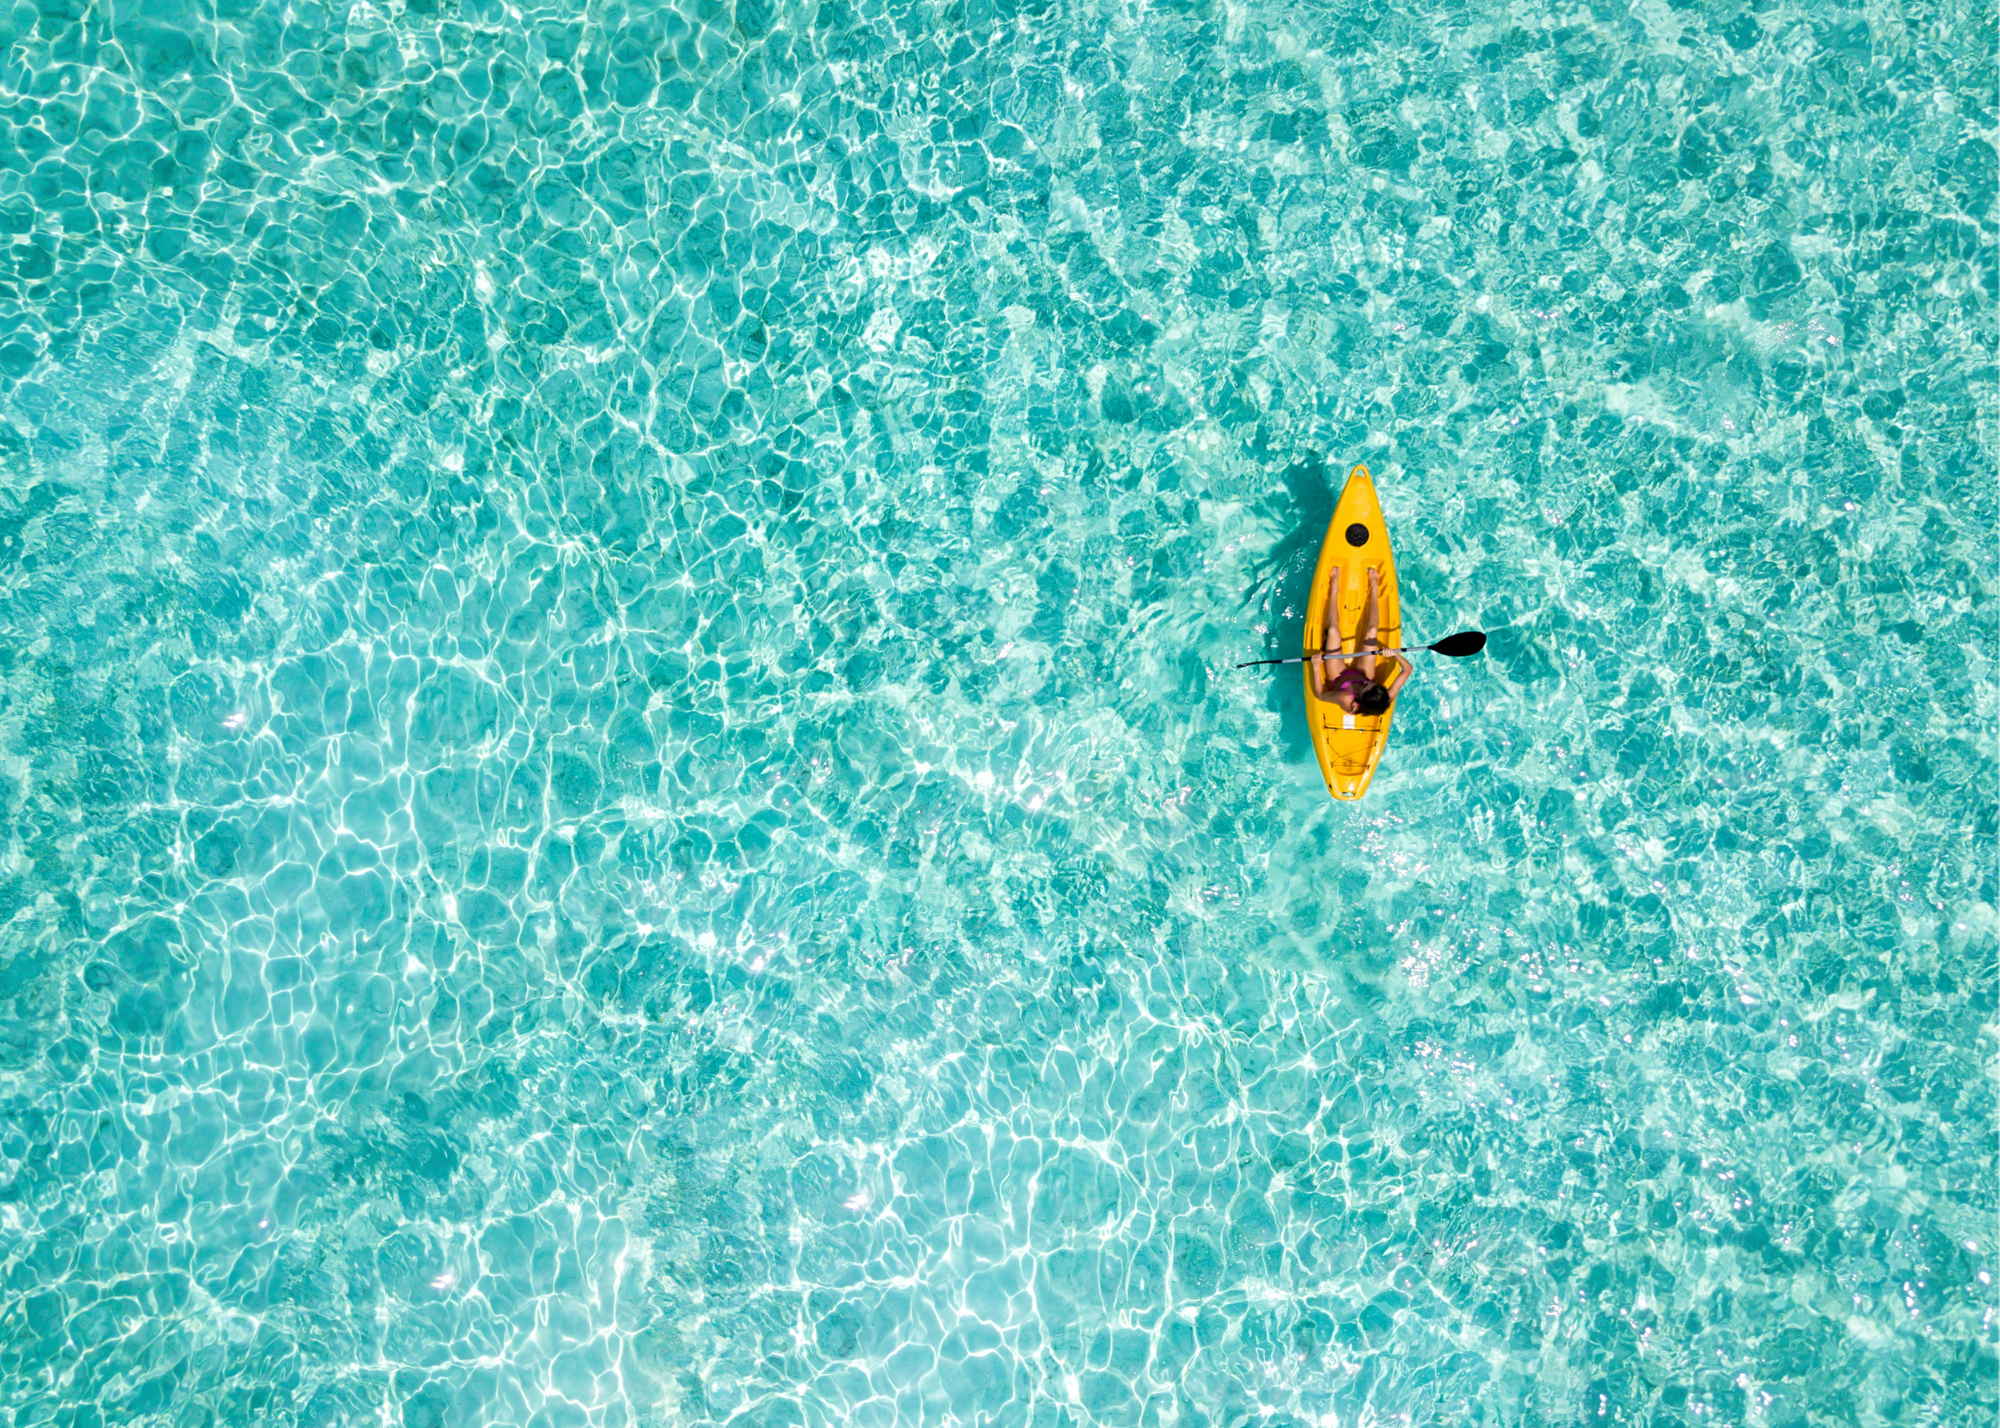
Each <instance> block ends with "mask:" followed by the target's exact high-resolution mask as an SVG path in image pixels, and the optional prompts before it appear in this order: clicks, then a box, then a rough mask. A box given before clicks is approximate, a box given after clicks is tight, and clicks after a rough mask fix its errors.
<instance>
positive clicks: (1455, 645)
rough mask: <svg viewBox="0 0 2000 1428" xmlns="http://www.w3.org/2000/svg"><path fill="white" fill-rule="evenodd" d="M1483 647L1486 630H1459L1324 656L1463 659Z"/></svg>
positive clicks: (1247, 665)
mask: <svg viewBox="0 0 2000 1428" xmlns="http://www.w3.org/2000/svg"><path fill="white" fill-rule="evenodd" d="M1485 648H1486V631H1484V630H1460V631H1459V632H1458V633H1457V634H1455V635H1446V636H1445V637H1444V638H1443V639H1441V640H1439V641H1438V642H1437V643H1436V644H1434V645H1403V646H1399V647H1398V648H1396V649H1392V650H1355V651H1353V652H1351V653H1341V652H1339V651H1335V652H1334V653H1331V654H1329V655H1327V656H1326V658H1328V659H1361V658H1363V657H1364V656H1367V655H1371V654H1372V655H1392V654H1421V653H1422V652H1423V651H1425V650H1430V651H1431V652H1433V653H1434V654H1441V655H1443V656H1444V657H1445V658H1446V659H1464V658H1465V657H1466V656H1467V655H1476V654H1478V653H1479V652H1480V651H1481V650H1483V649H1485ZM1318 658H1320V656H1319V655H1316V654H1309V655H1295V656H1293V657H1292V658H1291V659H1253V660H1246V661H1245V662H1244V663H1242V664H1239V665H1237V666H1236V667H1237V668H1238V669H1251V668H1254V667H1255V666H1257V665H1260V664H1304V663H1305V662H1306V661H1307V660H1310V659H1318Z"/></svg>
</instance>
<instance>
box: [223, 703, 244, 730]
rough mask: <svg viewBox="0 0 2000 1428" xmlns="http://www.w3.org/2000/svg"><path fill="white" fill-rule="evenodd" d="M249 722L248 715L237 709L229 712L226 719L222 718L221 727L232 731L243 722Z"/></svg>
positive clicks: (242, 724)
mask: <svg viewBox="0 0 2000 1428" xmlns="http://www.w3.org/2000/svg"><path fill="white" fill-rule="evenodd" d="M249 722H250V716H249V715H248V714H245V713H244V712H243V711H242V710H240V709H239V710H237V711H236V712H235V713H234V714H231V715H230V716H229V717H228V718H227V719H224V720H223V721H222V727H223V728H225V729H228V730H230V731H232V732H234V731H235V730H237V729H240V728H242V727H243V726H244V725H245V724H248V723H249Z"/></svg>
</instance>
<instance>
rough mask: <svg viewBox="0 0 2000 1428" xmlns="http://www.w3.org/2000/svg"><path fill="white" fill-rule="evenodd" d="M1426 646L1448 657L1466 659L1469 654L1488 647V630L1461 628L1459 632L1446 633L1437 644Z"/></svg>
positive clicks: (1474, 653)
mask: <svg viewBox="0 0 2000 1428" xmlns="http://www.w3.org/2000/svg"><path fill="white" fill-rule="evenodd" d="M1426 648H1428V649H1433V650H1436V651H1437V652H1438V653H1439V654H1441V655H1443V656H1444V657H1445V658H1446V659H1464V658H1465V657H1466V656H1467V655H1476V654H1478V653H1479V652H1480V651H1481V650H1483V649H1485V648H1486V631H1484V630H1460V631H1459V632H1458V633H1457V634H1455V635H1446V636H1445V637H1444V638H1443V639H1441V640H1439V641H1438V642H1437V643H1436V644H1434V645H1429V646H1426Z"/></svg>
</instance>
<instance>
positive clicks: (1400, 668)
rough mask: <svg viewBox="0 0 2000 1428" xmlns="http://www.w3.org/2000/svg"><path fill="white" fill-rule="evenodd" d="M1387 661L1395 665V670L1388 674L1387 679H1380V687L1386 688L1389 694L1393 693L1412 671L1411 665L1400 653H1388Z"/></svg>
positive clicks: (1400, 686) (1401, 685)
mask: <svg viewBox="0 0 2000 1428" xmlns="http://www.w3.org/2000/svg"><path fill="white" fill-rule="evenodd" d="M1389 662H1390V663H1391V664H1393V665H1395V666H1396V668H1395V671H1394V672H1393V673H1392V674H1390V676H1389V677H1388V678H1387V679H1385V680H1383V681H1382V687H1383V688H1384V689H1386V690H1388V691H1389V692H1390V693H1391V694H1394V693H1395V692H1396V691H1397V690H1399V689H1401V688H1402V687H1403V681H1404V680H1406V679H1408V678H1409V677H1410V674H1411V672H1412V666H1411V664H1410V662H1409V661H1408V660H1406V659H1404V658H1403V657H1402V656H1401V655H1390V656H1389Z"/></svg>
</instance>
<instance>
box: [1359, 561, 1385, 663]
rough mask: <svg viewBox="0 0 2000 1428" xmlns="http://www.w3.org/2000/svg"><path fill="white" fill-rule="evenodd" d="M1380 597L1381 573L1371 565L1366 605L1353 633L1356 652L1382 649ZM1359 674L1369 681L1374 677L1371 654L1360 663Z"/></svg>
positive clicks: (1373, 659) (1373, 658)
mask: <svg viewBox="0 0 2000 1428" xmlns="http://www.w3.org/2000/svg"><path fill="white" fill-rule="evenodd" d="M1381 596H1382V572H1381V571H1379V570H1377V569H1376V568H1375V567H1374V566H1372V565H1371V566H1369V567H1368V603H1367V604H1365V605H1363V606H1362V607H1361V623H1360V624H1359V625H1357V626H1356V627H1355V631H1354V647H1355V649H1357V650H1378V649H1380V648H1381V647H1382V640H1381V634H1382V598H1381ZM1361 672H1362V673H1363V674H1365V675H1367V676H1368V677H1369V678H1370V679H1373V678H1374V677H1375V656H1374V655H1373V654H1370V655H1368V656H1367V658H1365V659H1363V660H1362V661H1361Z"/></svg>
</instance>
